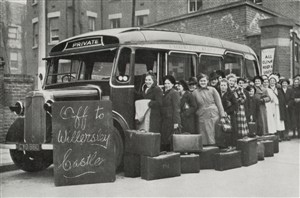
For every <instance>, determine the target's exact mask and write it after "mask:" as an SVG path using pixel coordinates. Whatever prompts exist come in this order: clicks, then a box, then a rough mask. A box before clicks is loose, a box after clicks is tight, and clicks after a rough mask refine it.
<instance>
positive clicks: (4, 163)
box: [0, 148, 18, 173]
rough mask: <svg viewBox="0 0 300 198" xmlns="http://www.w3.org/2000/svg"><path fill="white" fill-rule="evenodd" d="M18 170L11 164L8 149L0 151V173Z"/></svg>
mask: <svg viewBox="0 0 300 198" xmlns="http://www.w3.org/2000/svg"><path fill="white" fill-rule="evenodd" d="M16 169H18V168H17V167H16V166H15V164H14V163H13V161H12V159H11V157H10V154H9V149H2V148H1V149H0V173H3V172H6V171H13V170H16Z"/></svg>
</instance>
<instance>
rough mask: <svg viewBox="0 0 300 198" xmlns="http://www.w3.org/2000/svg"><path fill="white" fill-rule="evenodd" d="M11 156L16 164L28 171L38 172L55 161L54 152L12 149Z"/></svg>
mask: <svg viewBox="0 0 300 198" xmlns="http://www.w3.org/2000/svg"><path fill="white" fill-rule="evenodd" d="M10 156H11V158H12V160H13V162H14V163H15V165H16V166H17V167H18V168H20V169H21V170H24V171H27V172H37V171H41V170H44V169H46V168H48V167H49V166H50V165H51V164H52V163H53V152H52V151H50V150H43V151H19V150H12V149H11V150H10Z"/></svg>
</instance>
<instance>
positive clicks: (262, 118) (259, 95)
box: [253, 76, 271, 136]
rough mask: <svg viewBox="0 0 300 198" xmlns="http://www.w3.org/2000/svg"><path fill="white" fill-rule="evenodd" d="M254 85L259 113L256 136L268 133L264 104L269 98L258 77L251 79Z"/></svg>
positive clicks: (260, 78) (261, 80)
mask: <svg viewBox="0 0 300 198" xmlns="http://www.w3.org/2000/svg"><path fill="white" fill-rule="evenodd" d="M253 82H254V85H255V89H256V92H255V95H254V97H255V98H256V99H257V100H258V101H259V113H258V118H257V119H256V122H257V135H260V136H261V135H264V134H267V133H268V124H267V110H266V105H265V104H266V103H268V102H270V100H271V99H270V96H269V94H268V91H267V90H266V89H265V88H264V87H263V86H262V83H263V79H262V77H260V76H255V77H254V78H253Z"/></svg>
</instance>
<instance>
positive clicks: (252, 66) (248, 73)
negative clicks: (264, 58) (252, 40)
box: [244, 54, 259, 79]
mask: <svg viewBox="0 0 300 198" xmlns="http://www.w3.org/2000/svg"><path fill="white" fill-rule="evenodd" d="M256 70H257V62H256V59H255V57H254V56H253V55H248V54H246V55H245V69H244V71H245V73H244V75H245V77H246V78H248V79H252V78H253V77H254V76H256V75H258V73H259V72H258V71H256Z"/></svg>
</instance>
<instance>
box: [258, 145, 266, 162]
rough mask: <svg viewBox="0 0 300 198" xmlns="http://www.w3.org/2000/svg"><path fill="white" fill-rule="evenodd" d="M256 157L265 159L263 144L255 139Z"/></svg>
mask: <svg viewBox="0 0 300 198" xmlns="http://www.w3.org/2000/svg"><path fill="white" fill-rule="evenodd" d="M257 159H258V160H265V146H264V144H263V143H262V142H261V141H257Z"/></svg>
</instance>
